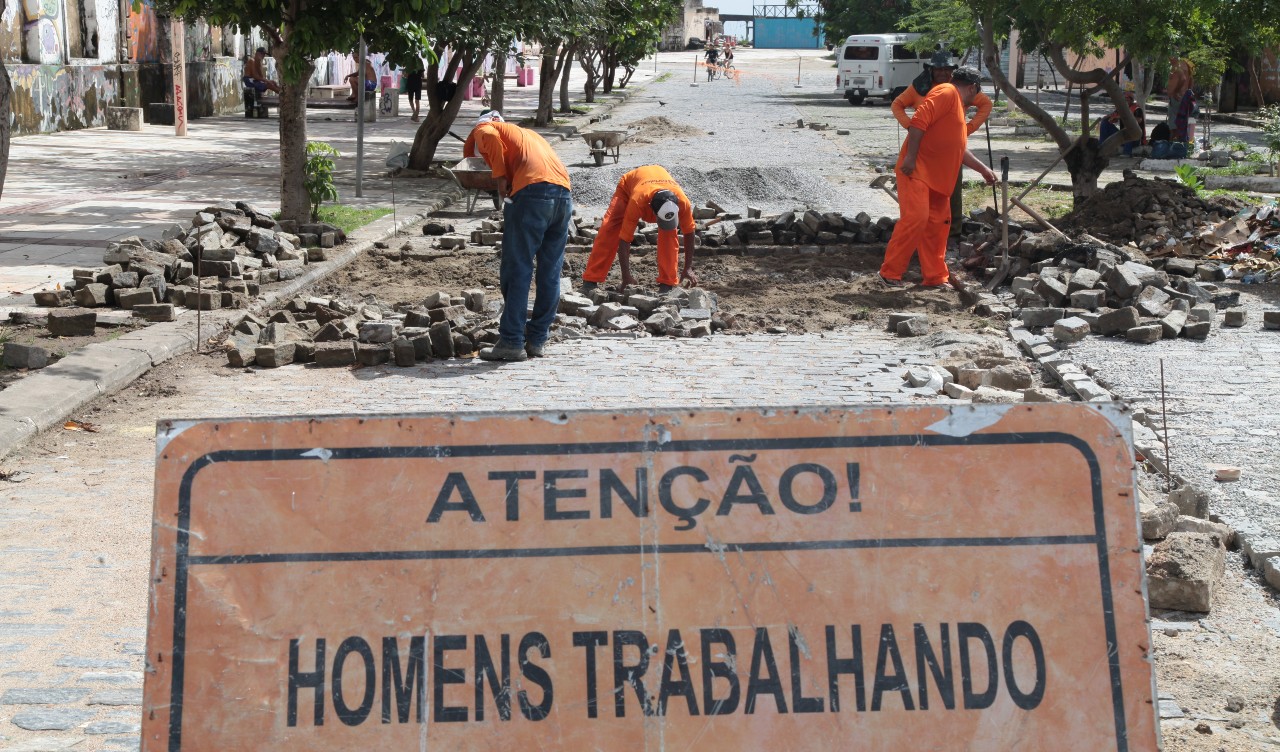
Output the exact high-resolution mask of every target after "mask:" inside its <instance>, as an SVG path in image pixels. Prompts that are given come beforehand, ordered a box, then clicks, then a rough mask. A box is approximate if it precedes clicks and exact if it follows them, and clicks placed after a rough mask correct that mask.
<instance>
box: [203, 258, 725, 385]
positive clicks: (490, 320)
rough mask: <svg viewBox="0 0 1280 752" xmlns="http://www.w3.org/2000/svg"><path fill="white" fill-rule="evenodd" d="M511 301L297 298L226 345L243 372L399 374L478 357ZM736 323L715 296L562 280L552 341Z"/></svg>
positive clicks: (250, 322) (475, 294)
mask: <svg viewBox="0 0 1280 752" xmlns="http://www.w3.org/2000/svg"><path fill="white" fill-rule="evenodd" d="M500 312H501V301H500V299H495V298H494V297H492V296H491V294H490V292H489V291H486V290H484V289H480V288H472V289H467V290H463V291H462V292H461V294H459V295H452V294H450V293H446V292H443V291H437V292H433V293H430V294H429V295H427V296H426V297H425V298H424V299H422V300H421V302H419V303H416V304H413V305H395V306H386V305H382V304H379V303H377V302H376V301H374V302H365V303H354V302H351V301H345V300H341V299H336V298H318V297H312V298H294V299H293V300H291V301H289V303H288V304H287V305H286V306H285V307H284V308H283V309H282V310H280V311H277V312H276V313H274V314H272V315H271V316H270V317H269V318H266V319H264V318H262V317H259V316H256V315H254V314H246V315H245V316H244V317H243V318H242V319H240V321H238V322H237V323H236V325H235V327H234V328H233V329H232V331H230V332H229V333H228V334H227V336H226V338H225V341H224V343H223V348H224V350H225V351H226V354H227V362H228V364H229V365H231V366H233V367H235V368H246V367H249V366H253V365H257V366H259V367H262V368H278V367H280V366H283V365H288V364H290V363H310V362H314V363H315V364H316V365H318V366H351V365H356V364H359V365H364V366H376V365H383V364H386V363H392V362H394V363H395V364H396V365H398V366H412V365H415V364H417V363H425V362H430V361H432V360H443V359H449V358H471V357H473V356H474V354H475V353H476V351H477V350H479V348H480V347H481V346H482V345H493V344H497V342H498V316H499V314H500ZM732 323H733V317H732V316H731V315H723V316H722V315H721V314H720V312H719V310H718V306H717V303H716V298H715V296H714V295H713V294H711V293H708V292H707V291H705V290H702V289H699V288H692V289H685V288H675V289H673V290H671V291H669V292H667V293H666V294H663V295H651V294H647V292H646V291H644V290H642V289H633V290H629V291H627V292H625V293H623V292H618V291H612V290H605V289H602V288H597V289H596V290H593V291H592V292H591V293H590V294H589V295H579V294H577V293H575V292H574V290H573V286H572V283H571V281H570V280H562V281H561V295H560V303H559V310H558V313H557V315H556V319H555V323H554V324H553V327H552V332H551V334H552V341H563V340H565V339H578V338H584V337H640V336H649V335H665V336H673V337H706V336H709V335H710V334H711V333H712V331H715V330H719V329H723V328H727V327H729V326H731V325H732Z"/></svg>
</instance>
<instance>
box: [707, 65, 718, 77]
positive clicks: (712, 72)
mask: <svg viewBox="0 0 1280 752" xmlns="http://www.w3.org/2000/svg"><path fill="white" fill-rule="evenodd" d="M719 72H720V69H719V68H718V67H717V66H716V64H715V63H713V62H708V63H707V80H708V81H714V80H716V76H717V75H718V74H719Z"/></svg>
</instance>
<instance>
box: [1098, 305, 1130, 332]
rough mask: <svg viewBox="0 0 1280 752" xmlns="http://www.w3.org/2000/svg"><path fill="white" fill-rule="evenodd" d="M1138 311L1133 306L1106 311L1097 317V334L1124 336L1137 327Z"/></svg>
mask: <svg viewBox="0 0 1280 752" xmlns="http://www.w3.org/2000/svg"><path fill="white" fill-rule="evenodd" d="M1139 318H1140V317H1139V314H1138V309H1137V308H1134V307H1133V306H1127V307H1125V308H1118V309H1116V310H1114V311H1108V312H1107V313H1104V314H1102V315H1101V316H1099V317H1098V333H1099V334H1103V335H1108V336H1110V335H1114V334H1124V333H1125V332H1127V331H1129V330H1130V329H1132V328H1134V327H1135V326H1137V325H1138V320H1139Z"/></svg>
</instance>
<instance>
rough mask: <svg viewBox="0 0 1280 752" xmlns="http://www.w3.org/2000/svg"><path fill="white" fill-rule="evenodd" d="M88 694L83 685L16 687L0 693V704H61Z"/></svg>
mask: <svg viewBox="0 0 1280 752" xmlns="http://www.w3.org/2000/svg"><path fill="white" fill-rule="evenodd" d="M88 694H89V690H87V689H84V688H83V687H46V688H16V689H10V690H7V691H6V692H5V693H4V694H3V695H0V705H62V704H64V703H68V702H75V701H76V700H80V699H83V698H84V697H85V696H86V695H88Z"/></svg>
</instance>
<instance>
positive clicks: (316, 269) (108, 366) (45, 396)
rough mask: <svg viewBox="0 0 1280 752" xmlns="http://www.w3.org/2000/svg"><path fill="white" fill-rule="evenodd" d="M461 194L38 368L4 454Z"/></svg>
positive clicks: (562, 129) (448, 193) (6, 414)
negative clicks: (256, 284)
mask: <svg viewBox="0 0 1280 752" xmlns="http://www.w3.org/2000/svg"><path fill="white" fill-rule="evenodd" d="M639 88H640V87H636V88H633V89H626V90H622V91H623V94H622V96H620V97H617V98H611V101H610V102H609V103H608V104H607V105H606V104H601V105H599V109H597V110H595V111H593V112H592V113H591V116H593V117H598V116H600V115H605V114H608V113H610V112H612V111H613V110H614V109H615V108H616V107H618V106H619V105H621V104H623V103H625V102H626V101H627V100H628V99H629V98H630V97H631V92H633V91H638V90H639ZM577 133H578V126H576V125H564V126H559V127H557V128H556V129H555V130H554V131H552V134H554V136H557V137H558V140H560V141H567V140H569V139H570V138H573V137H574V136H575V135H576V134H577ZM552 134H548V135H552ZM462 196H463V192H462V191H461V190H460V189H459V188H458V187H457V186H455V185H450V186H448V187H447V188H445V189H444V191H443V192H442V193H441V194H439V195H438V196H436V197H435V198H434V199H432V200H429V201H427V202H426V203H425V204H424V205H423V206H422V207H421V208H420V209H419V210H417V211H415V212H414V213H413V214H408V215H406V216H405V218H404V219H397V220H392V219H391V215H388V216H387V217H382V218H379V219H377V220H375V221H373V222H371V223H369V224H367V225H365V226H364V227H361V228H359V229H357V230H355V231H354V232H353V233H352V235H353V238H351V239H350V242H348V244H347V245H348V247H347V248H345V249H344V250H342V251H341V252H339V253H337V254H335V257H334V258H332V259H329V260H327V261H324V262H322V263H319V264H309V265H308V269H307V271H306V272H305V273H304V274H302V275H300V276H298V277H296V278H294V279H292V280H290V281H289V282H288V283H287V284H285V285H283V286H282V287H278V288H276V289H274V290H271V291H270V292H268V293H266V294H263V295H261V296H259V297H258V298H257V299H256V300H254V301H253V303H252V305H250V306H249V307H248V308H246V309H234V310H227V311H208V312H206V313H207V314H208V315H207V316H202V317H201V322H200V323H201V331H195V329H196V318H197V312H196V311H191V310H188V311H186V312H185V313H183V314H182V315H180V316H179V317H178V320H177V321H172V322H166V323H163V324H152V325H151V326H148V327H145V328H143V329H138V330H136V331H133V332H130V333H128V334H125V335H122V336H120V337H117V338H115V339H113V340H108V341H106V342H96V343H93V344H90V345H86V346H85V347H82V348H80V349H79V350H76V351H75V352H73V353H71V354H70V355H68V356H67V357H65V358H62V359H61V360H59V361H58V362H57V363H54V364H53V365H50V366H47V367H45V368H42V369H41V370H40V371H39V372H38V373H35V374H32V375H30V376H27V377H26V378H24V379H21V380H20V381H17V382H15V383H14V384H13V386H10V387H9V388H7V389H5V390H3V391H0V459H3V458H6V457H8V456H10V455H11V454H13V453H14V452H15V451H17V450H18V449H21V448H22V447H23V446H24V445H25V444H26V443H27V442H28V441H30V440H31V439H33V438H35V437H36V436H37V435H39V434H40V433H41V432H42V431H45V430H48V429H49V428H52V427H54V426H56V425H58V424H59V423H61V422H63V421H65V420H66V419H67V418H68V417H70V416H71V415H73V414H74V413H75V412H76V411H77V410H79V409H80V408H82V407H84V406H85V405H87V404H88V403H90V402H92V401H93V400H95V399H97V398H99V397H104V396H107V395H110V394H115V393H116V392H119V391H120V390H122V389H124V388H126V387H128V386H129V385H131V384H133V382H135V381H137V380H138V378H139V377H141V376H142V375H143V374H145V373H146V372H148V371H150V370H151V369H152V368H154V367H155V366H158V365H160V364H161V363H164V362H166V361H168V360H172V359H173V358H176V357H178V356H179V355H186V354H188V353H192V352H196V351H197V349H198V346H199V343H201V342H204V341H206V340H207V339H208V338H209V337H210V336H213V335H215V334H217V333H218V332H220V331H221V330H222V328H223V327H224V326H225V325H226V324H228V323H229V322H230V321H231V320H232V319H235V318H239V317H240V316H243V315H244V314H246V313H259V312H262V311H265V310H267V309H269V308H271V307H272V306H273V305H275V304H276V303H278V302H279V301H281V300H286V299H288V298H290V297H293V296H294V295H295V294H297V293H298V292H299V291H301V290H303V289H305V288H307V287H310V286H311V285H313V284H315V283H317V282H319V281H321V280H323V279H324V278H325V277H327V276H329V275H330V274H332V273H334V272H336V271H338V270H339V269H341V268H342V267H344V266H346V265H347V264H349V263H351V262H352V261H354V260H355V259H356V258H357V257H358V256H360V255H361V254H363V253H365V252H366V251H368V250H369V249H371V248H373V245H374V243H376V242H378V241H382V240H385V239H387V238H390V237H394V236H395V235H396V234H398V233H399V232H401V231H403V230H405V229H406V228H407V227H408V226H410V225H414V224H417V223H419V222H422V221H424V220H425V219H426V218H427V217H429V216H431V215H432V214H435V213H436V212H438V211H440V210H442V209H444V208H445V207H447V206H449V205H450V204H452V203H453V202H454V201H457V200H458V199H460V198H462ZM206 319H207V320H206Z"/></svg>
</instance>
